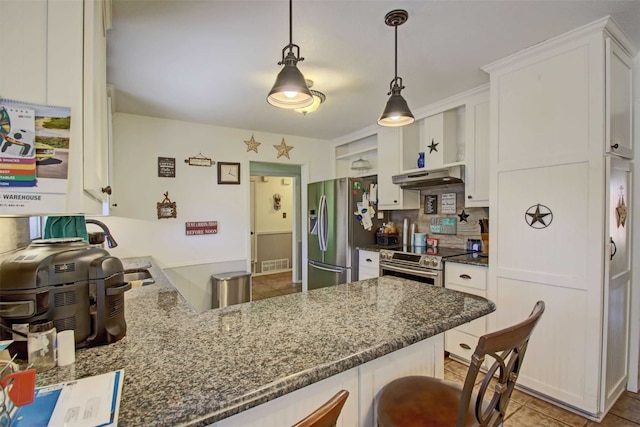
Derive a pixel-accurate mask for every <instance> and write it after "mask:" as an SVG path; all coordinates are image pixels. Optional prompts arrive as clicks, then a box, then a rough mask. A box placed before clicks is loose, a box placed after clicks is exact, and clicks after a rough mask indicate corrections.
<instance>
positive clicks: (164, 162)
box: [158, 157, 176, 178]
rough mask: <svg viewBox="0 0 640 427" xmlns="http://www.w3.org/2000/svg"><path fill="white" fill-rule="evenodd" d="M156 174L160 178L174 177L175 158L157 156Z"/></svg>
mask: <svg viewBox="0 0 640 427" xmlns="http://www.w3.org/2000/svg"><path fill="white" fill-rule="evenodd" d="M158 176H159V177H161V178H175V177H176V159H175V158H174V157H158Z"/></svg>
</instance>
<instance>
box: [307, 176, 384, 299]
mask: <svg viewBox="0 0 640 427" xmlns="http://www.w3.org/2000/svg"><path fill="white" fill-rule="evenodd" d="M375 184H376V177H375V176H372V177H363V178H338V179H333V180H329V181H322V182H315V183H312V184H309V189H308V200H309V206H308V210H307V218H308V224H307V227H308V228H307V233H308V236H307V237H308V239H307V241H308V245H309V247H308V251H307V256H308V270H307V271H308V275H307V280H308V288H309V289H317V288H322V287H325V286H333V285H337V284H340V283H347V282H351V281H355V280H358V256H357V255H358V254H357V248H358V247H362V246H368V245H374V244H375V243H376V232H377V231H378V229H379V228H380V226H381V225H382V222H383V221H382V220H378V219H377V217H378V215H377V212H376V213H375V214H374V217H373V218H371V221H372V226H371V229H370V230H366V229H365V228H364V227H363V226H362V225H361V221H360V220H359V219H358V217H357V216H356V215H355V214H354V212H357V211H358V205H357V203H358V202H362V200H363V194H364V193H367V194H371V196H370V199H371V206H372V207H373V208H374V210H375V208H376V205H375V203H376V201H377V200H375V195H376V194H377V192H376V191H375V189H374V192H373V193H371V190H372V188H373V187H372V185H375Z"/></svg>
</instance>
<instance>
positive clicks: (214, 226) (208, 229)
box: [184, 221, 218, 236]
mask: <svg viewBox="0 0 640 427" xmlns="http://www.w3.org/2000/svg"><path fill="white" fill-rule="evenodd" d="M184 228H185V234H186V235H187V236H202V235H204V234H218V221H194V222H185V223H184Z"/></svg>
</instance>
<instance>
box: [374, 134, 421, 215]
mask: <svg viewBox="0 0 640 427" xmlns="http://www.w3.org/2000/svg"><path fill="white" fill-rule="evenodd" d="M416 136H417V127H416V126H415V124H414V125H408V126H404V127H401V128H395V127H394V128H383V127H380V129H379V130H378V138H377V139H378V209H379V210H393V209H418V208H419V207H420V192H419V191H417V190H402V189H401V188H400V186H398V185H396V184H394V183H393V182H392V180H391V177H392V176H393V175H397V174H399V173H400V172H401V171H402V170H404V166H403V165H408V164H410V162H412V161H413V162H417V158H418V151H417V138H416ZM413 140H415V144H414V143H413V142H412V141H413ZM405 141H406V146H405Z"/></svg>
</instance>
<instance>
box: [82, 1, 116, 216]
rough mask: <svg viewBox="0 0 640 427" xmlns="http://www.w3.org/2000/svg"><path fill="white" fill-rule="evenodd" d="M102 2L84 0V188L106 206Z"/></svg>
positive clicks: (106, 114) (106, 154) (104, 21)
mask: <svg viewBox="0 0 640 427" xmlns="http://www.w3.org/2000/svg"><path fill="white" fill-rule="evenodd" d="M106 13H107V10H106V9H105V3H104V1H102V0H100V1H94V0H90V1H85V18H84V20H85V29H84V31H85V46H84V110H85V116H84V156H83V159H84V163H83V165H84V169H83V171H84V191H85V192H86V193H87V194H88V195H89V196H90V197H92V198H93V199H95V200H96V201H97V202H98V203H99V204H100V208H101V209H100V211H98V212H95V213H103V210H104V208H107V209H108V202H109V201H108V196H109V194H110V193H111V189H110V187H109V144H108V142H109V136H108V131H107V124H108V110H107V34H106V32H107V30H106V27H105V23H106V22H108V21H109V20H108V19H107V16H106Z"/></svg>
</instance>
